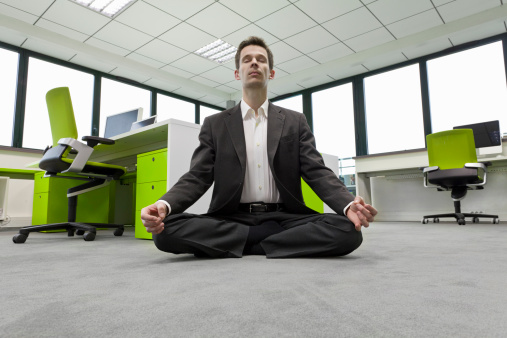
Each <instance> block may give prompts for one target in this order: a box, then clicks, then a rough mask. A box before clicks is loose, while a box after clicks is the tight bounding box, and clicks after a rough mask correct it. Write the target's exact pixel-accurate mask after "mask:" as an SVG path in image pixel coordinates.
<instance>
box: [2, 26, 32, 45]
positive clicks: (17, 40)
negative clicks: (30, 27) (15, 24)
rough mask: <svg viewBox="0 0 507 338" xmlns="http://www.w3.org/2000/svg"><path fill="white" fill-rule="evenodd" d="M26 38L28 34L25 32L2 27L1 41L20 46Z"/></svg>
mask: <svg viewBox="0 0 507 338" xmlns="http://www.w3.org/2000/svg"><path fill="white" fill-rule="evenodd" d="M26 39H27V36H26V35H25V34H22V33H18V32H14V31H12V30H10V29H5V28H3V27H0V41H2V42H5V43H8V44H11V45H14V46H18V47H19V46H21V44H22V43H23V42H24V41H25V40H26Z"/></svg>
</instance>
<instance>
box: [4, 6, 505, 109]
mask: <svg viewBox="0 0 507 338" xmlns="http://www.w3.org/2000/svg"><path fill="white" fill-rule="evenodd" d="M505 1H507V0H293V1H292V0H291V1H289V0H257V1H244V0H185V1H183V0H180V1H178V0H137V1H136V2H135V3H134V4H133V5H131V6H130V7H129V8H127V9H126V10H125V11H124V12H122V13H121V14H120V15H118V16H117V17H115V18H114V19H112V20H111V19H110V18H108V17H106V16H103V15H101V14H98V13H95V12H93V11H91V10H89V9H87V8H84V7H82V6H80V5H77V4H75V3H73V2H70V1H68V0H23V1H21V0H0V41H3V42H6V43H8V44H12V45H15V46H20V47H23V48H25V49H29V50H33V51H36V52H39V53H43V54H46V55H49V56H52V57H56V58H58V59H62V60H65V61H69V62H72V63H75V64H78V65H82V66H85V67H88V68H92V69H96V70H100V71H102V72H105V73H110V74H112V75H116V76H120V77H124V78H128V79H131V80H135V81H137V82H139V83H143V84H146V85H149V86H152V87H156V88H160V89H163V90H165V91H169V92H173V93H176V94H179V95H183V96H186V97H190V98H192V99H197V100H200V101H203V102H207V103H210V104H213V105H217V106H221V107H225V105H226V104H225V102H226V101H227V100H235V101H238V100H239V99H240V98H241V85H240V83H239V82H238V81H236V80H235V79H234V76H233V70H234V61H230V62H228V63H225V64H223V65H220V64H218V63H215V62H212V61H208V60H206V59H203V58H201V57H200V56H197V55H195V54H193V53H192V52H194V51H195V50H197V49H199V48H200V47H203V46H204V45H207V44H209V43H211V42H213V41H215V40H216V39H222V40H224V41H226V42H228V43H230V44H232V45H235V46H237V45H238V44H239V42H241V41H242V40H243V39H245V38H247V37H248V36H251V35H256V36H260V37H262V38H264V39H265V40H266V42H267V43H268V45H269V46H270V48H271V49H272V51H273V54H274V58H275V72H276V73H275V79H274V80H272V82H271V83H270V85H269V97H270V98H273V97H277V96H280V95H283V94H287V93H292V92H296V91H300V90H302V89H305V88H309V87H314V86H316V85H320V84H324V83H328V82H331V81H334V80H338V79H341V78H345V77H349V76H352V75H356V74H360V73H364V72H367V71H369V70H374V69H378V68H381V67H385V66H388V65H391V64H396V63H399V62H403V61H406V60H410V59H413V58H417V57H420V56H423V55H427V54H430V53H434V52H437V51H440V50H444V49H447V48H449V47H452V46H455V45H459V44H462V43H465V42H469V41H473V40H478V39H482V38H485V37H489V36H493V35H497V34H501V33H505V32H506V31H507V29H506V27H507V26H506V22H505V20H507V5H504V4H503V3H504V2H505Z"/></svg>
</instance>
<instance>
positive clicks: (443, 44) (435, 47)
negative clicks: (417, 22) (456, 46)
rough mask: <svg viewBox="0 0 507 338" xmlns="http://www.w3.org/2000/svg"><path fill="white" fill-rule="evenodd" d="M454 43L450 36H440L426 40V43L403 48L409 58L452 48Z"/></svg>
mask: <svg viewBox="0 0 507 338" xmlns="http://www.w3.org/2000/svg"><path fill="white" fill-rule="evenodd" d="M451 47H452V44H451V42H450V41H449V39H448V38H439V39H433V40H429V41H425V42H424V43H421V44H418V45H415V46H413V47H409V48H404V49H403V50H402V52H403V54H405V55H406V56H407V57H408V58H409V59H415V58H418V57H421V56H424V55H429V54H433V53H436V52H439V51H441V50H444V49H447V48H451Z"/></svg>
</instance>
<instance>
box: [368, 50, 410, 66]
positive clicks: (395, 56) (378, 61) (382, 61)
mask: <svg viewBox="0 0 507 338" xmlns="http://www.w3.org/2000/svg"><path fill="white" fill-rule="evenodd" d="M404 61H407V58H406V57H405V56H404V55H403V54H402V53H401V52H394V53H389V54H385V55H381V56H379V57H376V58H374V59H371V60H367V61H365V62H363V65H364V66H365V67H366V68H368V69H369V70H374V69H379V68H382V67H387V66H390V65H394V64H396V63H400V62H404Z"/></svg>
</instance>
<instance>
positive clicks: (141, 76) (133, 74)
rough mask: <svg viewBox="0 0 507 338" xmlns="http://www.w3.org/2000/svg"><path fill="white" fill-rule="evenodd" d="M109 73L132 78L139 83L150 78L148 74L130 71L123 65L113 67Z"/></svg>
mask: <svg viewBox="0 0 507 338" xmlns="http://www.w3.org/2000/svg"><path fill="white" fill-rule="evenodd" d="M110 74H112V75H116V76H121V77H124V78H127V79H130V80H134V81H137V82H139V83H143V82H145V81H147V80H148V79H149V78H150V77H149V76H148V75H145V74H142V73H141V72H136V71H132V70H130V69H128V68H124V67H118V68H115V69H113V71H111V73H110Z"/></svg>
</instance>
